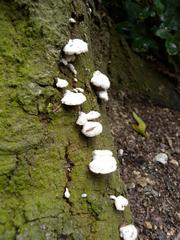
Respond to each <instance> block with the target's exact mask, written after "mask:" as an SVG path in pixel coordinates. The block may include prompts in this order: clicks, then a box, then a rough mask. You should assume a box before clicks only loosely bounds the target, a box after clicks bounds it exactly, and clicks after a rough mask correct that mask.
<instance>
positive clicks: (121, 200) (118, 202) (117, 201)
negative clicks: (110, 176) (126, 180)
mask: <svg viewBox="0 0 180 240" xmlns="http://www.w3.org/2000/svg"><path fill="white" fill-rule="evenodd" d="M110 199H112V200H114V205H115V207H116V209H117V210H119V211H124V209H125V207H126V206H127V205H128V200H127V199H126V198H125V197H123V196H121V195H120V196H118V197H116V196H114V195H111V196H110Z"/></svg>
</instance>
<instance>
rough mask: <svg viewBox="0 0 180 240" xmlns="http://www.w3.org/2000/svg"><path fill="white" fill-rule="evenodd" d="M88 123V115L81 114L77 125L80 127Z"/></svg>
mask: <svg viewBox="0 0 180 240" xmlns="http://www.w3.org/2000/svg"><path fill="white" fill-rule="evenodd" d="M86 122H87V117H86V113H84V112H79V117H78V119H77V121H76V124H77V125H80V126H83V125H84V124H85V123H86Z"/></svg>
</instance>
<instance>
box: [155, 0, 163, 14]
mask: <svg viewBox="0 0 180 240" xmlns="http://www.w3.org/2000/svg"><path fill="white" fill-rule="evenodd" d="M154 6H155V10H156V12H157V13H158V14H159V15H160V14H162V13H163V11H164V9H165V6H164V4H162V2H161V0H154Z"/></svg>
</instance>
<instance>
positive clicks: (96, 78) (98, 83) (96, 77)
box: [91, 70, 110, 90]
mask: <svg viewBox="0 0 180 240" xmlns="http://www.w3.org/2000/svg"><path fill="white" fill-rule="evenodd" d="M91 83H92V84H93V85H94V86H95V87H99V88H102V89H104V90H107V89H108V88H109V87H110V81H109V78H108V77H107V76H106V75H105V74H103V73H101V72H100V71H98V70H97V71H95V72H94V73H93V77H92V78H91Z"/></svg>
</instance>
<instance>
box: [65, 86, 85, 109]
mask: <svg viewBox="0 0 180 240" xmlns="http://www.w3.org/2000/svg"><path fill="white" fill-rule="evenodd" d="M85 101H86V96H85V95H84V94H83V93H75V92H72V91H69V90H66V92H65V94H64V97H63V98H62V99H61V103H62V104H65V105H68V106H77V105H81V104H82V103H84V102H85Z"/></svg>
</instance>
